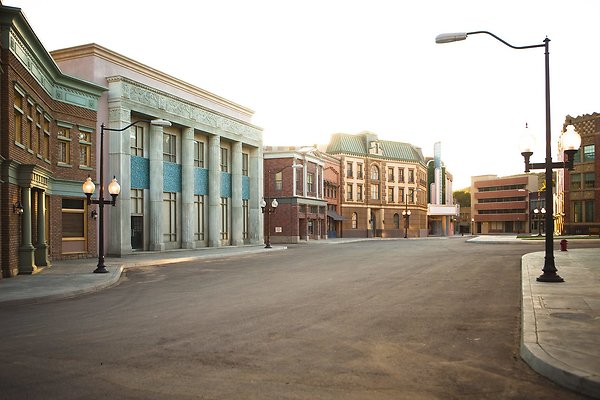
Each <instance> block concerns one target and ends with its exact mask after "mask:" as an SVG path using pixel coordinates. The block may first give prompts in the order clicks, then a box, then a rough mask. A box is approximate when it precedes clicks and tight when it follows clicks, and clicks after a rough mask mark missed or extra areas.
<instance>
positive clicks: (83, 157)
mask: <svg viewBox="0 0 600 400" xmlns="http://www.w3.org/2000/svg"><path fill="white" fill-rule="evenodd" d="M79 166H80V167H91V166H92V134H91V133H90V132H79Z"/></svg>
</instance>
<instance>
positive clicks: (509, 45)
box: [465, 31, 550, 50]
mask: <svg viewBox="0 0 600 400" xmlns="http://www.w3.org/2000/svg"><path fill="white" fill-rule="evenodd" d="M478 33H484V34H486V35H490V36H491V37H493V38H494V39H496V40H498V41H500V42H502V43H504V44H505V45H507V46H508V47H510V48H512V49H517V50H523V49H534V48H536V47H546V46H547V45H548V42H549V41H550V39H548V38H546V39H544V43H543V44H533V45H530V46H513V45H512V44H510V43H508V42H507V41H506V40H504V39H501V38H499V37H498V36H496V35H494V34H493V33H492V32H488V31H474V32H467V33H466V34H465V35H467V36H468V35H476V34H478Z"/></svg>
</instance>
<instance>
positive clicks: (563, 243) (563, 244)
mask: <svg viewBox="0 0 600 400" xmlns="http://www.w3.org/2000/svg"><path fill="white" fill-rule="evenodd" d="M568 243H569V242H567V239H563V240H561V241H560V251H567V244H568Z"/></svg>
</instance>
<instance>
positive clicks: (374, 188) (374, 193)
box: [371, 184, 380, 200]
mask: <svg viewBox="0 0 600 400" xmlns="http://www.w3.org/2000/svg"><path fill="white" fill-rule="evenodd" d="M379 198H380V196H379V185H377V184H371V200H379Z"/></svg>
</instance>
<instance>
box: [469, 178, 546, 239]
mask: <svg viewBox="0 0 600 400" xmlns="http://www.w3.org/2000/svg"><path fill="white" fill-rule="evenodd" d="M537 191H538V176H537V175H535V174H523V175H513V176H506V177H498V176H496V175H482V176H473V177H471V213H472V215H471V218H472V222H473V233H474V234H493V233H526V232H529V231H530V229H529V223H528V221H529V194H530V192H537Z"/></svg>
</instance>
